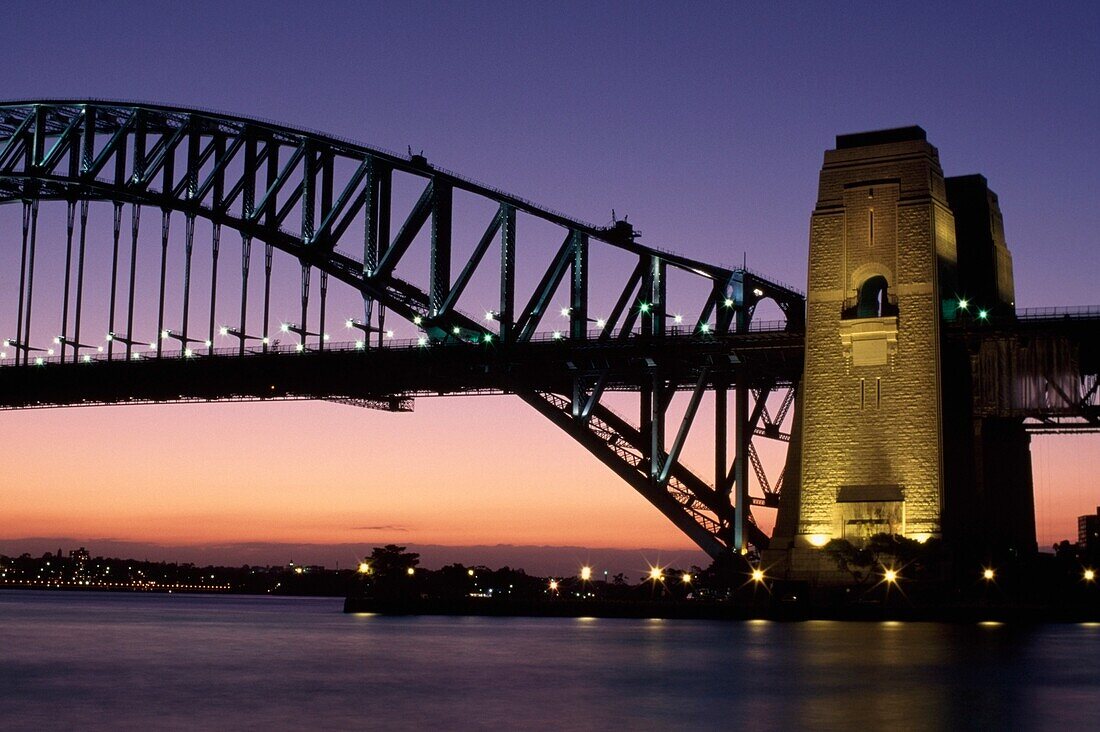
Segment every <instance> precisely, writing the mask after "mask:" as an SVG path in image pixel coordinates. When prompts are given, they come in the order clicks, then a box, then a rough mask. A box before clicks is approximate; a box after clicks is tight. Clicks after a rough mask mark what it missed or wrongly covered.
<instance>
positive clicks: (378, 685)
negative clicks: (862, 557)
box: [0, 591, 1100, 730]
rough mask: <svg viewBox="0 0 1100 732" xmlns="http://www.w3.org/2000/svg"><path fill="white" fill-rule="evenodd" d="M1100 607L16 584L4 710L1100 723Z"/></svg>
mask: <svg viewBox="0 0 1100 732" xmlns="http://www.w3.org/2000/svg"><path fill="white" fill-rule="evenodd" d="M1098 700H1100V627H1098V626H1097V625H1096V624H1080V625H1047V626H1035V627H1030V628H1020V627H1015V626H1010V625H946V624H935V623H841V622H828V621H814V622H807V623H777V622H766V621H752V622H746V623H719V622H707V621H637V620H606V619H595V618H578V619H549V618H540V619H527V618H439V617H423V618H415V617H414V618H391V617H383V616H368V615H357V616H347V615H343V614H341V613H340V601H339V600H331V599H312V598H309V599H299V598H295V599H289V598H268V597H265V598H252V597H200V596H181V595H144V596H142V595H130V594H115V595H106V594H95V593H33V592H18V591H6V592H0V727H3V728H5V729H43V728H54V729H61V728H64V729H70V728H85V729H86V728H90V727H105V728H112V729H148V728H152V727H156V728H160V729H166V728H167V729H182V728H188V729H195V728H214V727H216V728H222V729H226V728H246V729H261V728H262V729H279V728H288V727H296V728H310V729H318V728H322V729H341V728H357V729H362V728H382V729H412V728H418V729H423V728H448V729H455V728H469V727H473V728H490V727H492V728H506V729H514V728H533V727H536V728H571V729H593V728H594V729H655V728H665V729H667V728H684V727H690V728H707V729H715V728H741V729H852V728H855V727H858V728H864V729H868V730H871V729H878V728H886V727H897V728H903V729H948V728H982V729H1008V728H1013V729H1018V728H1061V729H1083V728H1090V727H1091V728H1094V729H1095V728H1097V727H1098V726H1100V712H1098V710H1097V707H1098V705H1100V702H1098Z"/></svg>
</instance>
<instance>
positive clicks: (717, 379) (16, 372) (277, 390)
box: [0, 328, 804, 411]
mask: <svg viewBox="0 0 1100 732" xmlns="http://www.w3.org/2000/svg"><path fill="white" fill-rule="evenodd" d="M803 348H804V334H803V333H801V332H797V331H787V330H783V329H780V328H769V329H758V330H753V331H751V332H749V333H743V334H725V335H717V336H715V335H685V334H675V333H673V334H670V335H665V336H663V337H650V338H644V337H641V336H631V337H626V338H614V339H611V338H609V339H603V340H600V339H594V340H584V341H571V340H568V339H564V338H554V337H553V336H551V335H550V334H547V336H546V337H545V338H543V339H538V340H532V341H530V342H527V343H522V344H510V345H509V346H507V347H501V346H500V345H499V344H497V343H476V344H475V343H466V342H455V341H451V342H442V343H431V344H430V345H429V344H426V343H425V344H423V345H421V344H420V343H418V342H417V341H407V342H401V343H394V344H390V345H386V346H385V347H381V348H380V347H370V348H366V347H363V346H362V344H361V343H359V344H357V343H330V344H326V345H325V348H324V350H309V351H304V352H301V351H298V350H297V349H296V346H278V347H272V348H271V349H269V350H268V352H266V353H264V352H247V353H246V354H245V355H244V356H240V355H239V352H238V351H237V349H232V350H230V349H223V350H219V351H216V352H215V353H214V354H213V355H207V354H201V355H195V356H193V357H189V358H183V357H182V354H180V353H178V352H177V353H166V354H164V355H163V356H162V357H161V358H156V357H147V356H139V357H138V358H134V359H131V360H129V361H127V360H125V358H124V357H123V356H120V355H119V354H116V355H115V358H114V359H113V360H110V361H108V360H106V359H105V357H103V356H102V355H100V356H98V357H97V358H96V359H94V360H91V361H90V362H80V363H72V362H66V363H58V362H57V359H37V362H35V361H32V363H31V364H30V365H27V366H13V365H9V366H0V409H28V408H43V407H64V406H92V405H106V404H135V403H163V402H187V401H255V400H287V399H328V400H338V401H339V400H346V401H348V402H349V403H353V404H359V405H361V406H371V407H376V408H381V409H388V410H391V411H407V410H409V409H411V400H410V398H411V397H415V396H443V395H448V396H450V395H462V394H504V393H518V392H520V391H532V390H533V391H539V392H545V393H554V394H561V395H570V394H571V393H572V391H573V388H574V382H575V378H576V377H577V376H578V375H583V374H601V375H603V376H604V387H603V388H604V390H608V391H616V390H628V389H630V390H637V388H638V386H639V384H643V383H648V382H650V381H651V380H652V374H653V373H654V371H656V372H657V373H658V374H659V376H660V378H661V380H662V382H663V383H664V384H665V386H666V388H672V389H676V390H688V389H693V388H695V387H696V385H697V383H698V380H699V377H700V373H701V370H702V369H703V368H704V367H705V368H706V370H707V375H706V377H705V381H706V384H707V386H708V387H710V386H713V385H725V386H729V385H740V386H749V387H754V388H759V387H761V386H783V385H790V384H793V383H795V381H797V379H798V378H799V376H800V375H801V372H802V357H803ZM231 354H232V355H231Z"/></svg>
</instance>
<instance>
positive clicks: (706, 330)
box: [699, 323, 710, 333]
mask: <svg viewBox="0 0 1100 732" xmlns="http://www.w3.org/2000/svg"><path fill="white" fill-rule="evenodd" d="M699 330H701V331H703V332H704V333H710V325H708V324H707V323H703V324H702V325H700V326H699Z"/></svg>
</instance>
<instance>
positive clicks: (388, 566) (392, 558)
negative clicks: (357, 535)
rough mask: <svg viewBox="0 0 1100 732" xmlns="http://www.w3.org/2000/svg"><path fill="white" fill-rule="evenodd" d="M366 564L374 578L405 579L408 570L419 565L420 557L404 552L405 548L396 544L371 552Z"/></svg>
mask: <svg viewBox="0 0 1100 732" xmlns="http://www.w3.org/2000/svg"><path fill="white" fill-rule="evenodd" d="M367 564H369V565H370V573H371V574H373V575H375V576H376V577H405V576H407V575H408V573H409V570H410V569H413V568H415V567H416V565H418V564H420V555H419V554H417V553H416V552H406V551H405V547H403V546H398V545H397V544H386V546H376V547H374V549H372V550H371V553H370V557H369V558H368V559H367Z"/></svg>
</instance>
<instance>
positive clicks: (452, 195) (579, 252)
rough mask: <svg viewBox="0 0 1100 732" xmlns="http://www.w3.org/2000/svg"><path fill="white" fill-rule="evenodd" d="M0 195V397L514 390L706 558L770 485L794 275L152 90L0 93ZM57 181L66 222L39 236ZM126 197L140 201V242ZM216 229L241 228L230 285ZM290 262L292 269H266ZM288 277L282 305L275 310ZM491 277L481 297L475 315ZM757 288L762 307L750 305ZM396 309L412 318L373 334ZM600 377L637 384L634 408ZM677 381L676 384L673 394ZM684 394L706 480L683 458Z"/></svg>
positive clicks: (798, 360)
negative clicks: (781, 277)
mask: <svg viewBox="0 0 1100 732" xmlns="http://www.w3.org/2000/svg"><path fill="white" fill-rule="evenodd" d="M0 202H3V203H11V204H13V205H15V206H18V210H19V212H20V214H21V215H20V216H19V218H18V221H19V222H20V225H21V227H20V236H19V238H18V240H17V241H16V242H15V243H16V245H17V246H18V265H17V266H16V264H15V263H14V261H13V262H12V264H11V266H10V267H5V270H6V271H7V272H9V273H10V274H11V275H14V274H15V273H16V272H18V283H16V284H17V286H13V287H9V288H8V289H9V291H10V292H11V293H17V296H15V297H14V302H12V303H11V306H12V307H11V310H13V311H14V315H15V317H14V328H13V331H14V336H13V337H9V338H8V339H7V340H6V341H5V342H4V343H5V345H4V348H3V350H4V353H0V365H2V368H0V406H3V407H6V408H31V407H48V406H74V405H90V404H117V403H149V402H154V403H159V402H171V401H187V400H196V399H198V400H230V399H330V400H334V401H340V402H344V403H349V404H354V405H357V406H365V407H371V408H381V409H388V410H393V411H402V410H407V409H411V404H412V398H413V397H415V396H426V395H452V394H468V393H500V394H515V395H517V396H518V397H519V398H521V399H522V400H523V401H524V402H526V403H527V404H529V405H530V406H531V407H533V408H534V409H536V410H537V411H538V412H539V413H541V414H542V415H544V416H545V417H546V418H547V419H549V420H550V421H551V422H552V423H554V424H555V425H557V426H558V427H559V428H560V429H562V430H563V431H564V432H566V433H567V434H569V435H570V436H571V437H573V438H574V439H575V440H576V441H577V442H578V443H580V444H581V445H582V446H584V447H585V448H586V449H587V450H588V451H589V452H591V453H592V454H593V455H595V456H596V457H597V458H598V459H599V460H601V461H602V462H603V463H605V464H606V465H608V466H609V467H610V468H611V469H612V470H613V471H614V472H615V473H616V474H617V475H618V476H619V477H620V478H622V479H623V480H624V481H625V482H627V483H628V484H629V485H631V486H632V487H633V488H634V489H635V490H637V491H638V492H639V493H640V494H641V495H643V496H644V497H645V498H646V499H647V500H649V501H650V502H651V503H652V504H653V505H654V506H656V507H657V508H658V509H659V510H660V511H661V512H662V513H664V515H665V516H667V517H668V518H669V519H670V520H671V521H672V522H673V523H674V524H675V525H676V526H677V527H679V528H680V529H681V530H683V531H684V532H685V533H686V534H687V535H688V536H689V537H691V538H692V540H694V541H695V542H696V543H697V544H698V545H699V546H700V547H701V548H702V549H704V550H705V551H706V552H708V553H709V554H710V555H712V556H715V557H718V556H722V555H726V554H729V553H731V552H735V551H740V550H742V549H745V548H746V546H747V545H748V544H753V545H755V546H757V547H761V548H762V547H764V546H766V544H767V535H766V533H765V532H764V531H762V530H761V529H760V528H759V527H758V526H757V524H756V522H755V520H754V517H753V514H752V511H751V508H752V506H754V505H755V506H757V507H762V506H767V507H774V506H776V505H778V495H779V492H780V490H781V485H782V475H781V474H780V475H779V476H778V477H776V478H770V477H769V475H768V471H767V470H765V461H764V460H762V459H761V454H760V452H759V451H758V449H757V441H758V440H776V441H779V442H783V441H786V440H789V430H788V429H787V428H786V427H785V426H784V425H785V424H786V423H789V420H790V418H791V415H792V405H793V403H794V386H795V384H796V382H797V380H798V378H799V375H800V373H801V367H802V350H801V349H802V332H803V330H804V298H803V296H802V295H801V293H798V292H796V291H795V290H793V289H791V288H789V287H786V286H784V285H781V284H779V283H776V282H772V281H770V280H768V279H767V278H764V277H762V276H760V275H757V274H755V273H753V272H751V271H748V270H746V269H744V268H732V267H722V266H717V265H712V264H707V263H704V262H699V261H695V260H692V259H689V258H686V257H682V256H679V255H677V254H673V253H671V252H667V251H662V250H659V249H655V248H652V247H646V246H643V245H641V244H640V243H639V242H638V234H637V232H636V231H635V230H634V229H633V227H632V226H630V225H629V224H628V223H626V222H625V221H613V222H612V223H611V225H609V226H595V225H592V224H589V223H585V222H582V221H579V220H577V219H574V218H571V217H568V216H565V215H563V214H560V213H557V212H554V211H551V210H548V209H546V208H543V207H540V206H537V205H536V204H533V203H531V202H530V201H526V200H524V199H521V198H518V197H515V196H512V195H509V194H507V193H505V192H503V191H500V190H497V189H494V188H491V187H488V186H485V185H482V184H479V183H476V182H473V181H471V180H468V179H466V178H463V177H461V176H459V175H457V174H455V173H452V172H450V171H447V170H444V169H442V168H439V167H437V166H434V165H432V164H430V163H429V162H428V161H427V159H426V158H425V157H424V156H423V155H413V154H411V151H410V155H408V156H401V155H397V154H394V153H389V152H386V151H383V150H379V149H374V148H369V147H365V146H363V145H359V144H357V143H353V142H350V141H348V140H343V139H339V138H335V137H332V136H328V135H323V134H319V133H314V132H309V131H305V130H300V129H294V128H290V127H286V126H282V125H277V124H273V123H269V122H264V121H261V120H255V119H248V118H243V117H236V116H230V115H225V114H220V113H213V112H209V111H203V110H195V109H182V108H176V107H166V106H159V105H150V104H135V103H119V102H100V101H73V100H60V101H26V102H13V103H7V104H3V105H0ZM54 202H57V204H56V206H63V210H64V213H63V216H64V218H63V225H62V226H61V227H60V228H59V229H58V232H57V233H51V234H46V233H45V232H44V231H43V232H40V228H41V225H40V219H42V217H43V212H44V210H45V208H46V206H45V205H44V204H53V203H54ZM93 210H94V211H95V214H92V212H93ZM146 210H153V211H155V212H157V214H159V215H158V216H157V217H156V223H157V225H158V226H157V227H156V228H155V230H154V232H153V236H152V237H150V235H149V232H148V230H147V231H146V232H145V234H142V229H141V224H142V221H143V211H146ZM101 211H102V213H100V212H101ZM127 213H128V214H129V215H126V214H127ZM96 215H98V216H99V217H100V219H99V221H100V224H101V225H100V229H99V234H97V233H96V221H95V220H94V219H95V218H96ZM179 217H182V219H183V230H182V237H181V235H180V232H179V230H178V228H176V229H174V228H173V221H174V220H177V219H178V218H179ZM146 218H147V216H146ZM90 219H92V222H91V223H90ZM204 227H205V228H204ZM146 229H148V227H146ZM200 230H201V231H202V233H205V231H206V230H208V232H209V247H208V248H207V247H206V246H205V245H203V244H201V243H200V244H198V245H197V244H196V242H197V241H199V239H200V238H202V237H200ZM226 230H230V231H233V232H236V234H237V236H238V237H239V247H240V248H239V253H240V258H239V260H238V264H237V266H235V267H233V268H232V269H234V270H235V275H236V276H235V277H232V278H231V279H229V280H227V279H226V274H225V270H226V266H225V262H224V261H220V260H219V257H220V255H221V253H222V251H223V249H224V247H223V242H222V235H223V232H224V231H226ZM528 231H530V232H531V233H530V234H527V233H526V232H528ZM521 234H522V235H523V236H521ZM254 242H259V243H260V244H261V245H262V251H257V252H253V243H254ZM108 245H109V246H108ZM15 249H16V247H15V246H10V247H9V246H5V247H3V248H0V251H7V252H8V253H13V252H14V251H15ZM547 255H549V256H547ZM257 259H262V262H263V270H262V279H261V282H260V283H259V284H258V285H257V283H256V282H254V280H255V279H256V273H254V272H253V266H254V260H257ZM596 260H599V263H597V261H596ZM51 262H52V263H53V265H54V266H53V267H52V269H50V268H49V267H48V266H47V265H49V264H50V263H51ZM280 262H281V264H280ZM604 263H606V264H604ZM36 264H37V265H38V270H37V272H36ZM287 264H289V265H290V266H291V267H292V268H293V269H294V270H296V275H295V281H294V282H293V283H292V284H291V283H290V281H289V280H288V279H287V278H285V277H283V278H282V279H280V277H279V276H278V275H277V274H275V275H273V271H275V270H278V269H279V268H280V267H286V266H287ZM0 271H4V270H0ZM44 272H45V274H44ZM330 283H336V284H337V287H334V288H331V291H330ZM288 285H289V286H288ZM593 285H595V286H593ZM281 287H282V289H281ZM44 290H45V293H46V297H45V301H44V298H43V291H44ZM257 290H259V292H257ZM286 291H293V295H292V296H291V297H292V299H293V305H292V308H293V312H294V318H288V319H286V320H281V321H280V320H276V319H274V317H273V316H274V314H275V312H276V310H277V309H278V308H280V307H282V308H284V309H286V308H287V307H291V306H288V304H287V302H288V301H286V300H279V299H278V295H279V294H280V293H281V292H286ZM487 293H491V295H487ZM524 295H526V297H524ZM349 297H353V298H354V299H355V302H356V304H355V306H354V307H355V309H356V311H357V312H356V314H355V316H353V317H349V318H345V321H346V322H345V323H344V325H345V326H346V327H347V328H348V329H350V330H351V331H352V332H353V333H354V334H355V335H356V339H355V340H353V341H349V342H347V343H345V344H337V343H335V342H334V341H332V340H330V338H329V334H328V330H327V327H328V325H329V321H331V316H330V315H329V313H330V311H331V310H332V307H333V303H334V301H341V302H342V303H343V304H344V305H345V306H346V305H347V303H348V302H349V299H348V298H349ZM487 297H488V298H490V302H491V307H490V308H488V312H487V313H486V317H484V318H482V317H476V316H474V315H471V314H470V312H471V311H472V310H473V307H472V305H471V303H472V302H473V301H474V300H475V299H477V298H480V300H479V301H478V302H479V304H480V305H481V306H482V307H481V308H479V311H480V310H483V309H485V308H484V303H485V300H486V298H487ZM230 300H231V302H230ZM765 300H770V301H772V302H773V303H774V304H775V306H777V307H778V311H779V312H780V313H781V314H782V316H783V317H784V318H785V319H784V320H783V321H782V322H774V323H761V322H758V321H759V319H755V320H754V315H755V313H756V311H757V306H758V305H759V304H760V303H761V302H762V301H765ZM689 303H691V305H690V307H691V308H692V309H691V310H686V308H687V307H689ZM36 307H37V310H36ZM43 309H45V310H46V311H47V315H45V316H42V315H39V316H38V319H35V318H32V315H35V314H36V313H38V312H41V311H42V310H43ZM552 311H554V312H552ZM0 312H3V311H2V310H0ZM685 313H686V314H685ZM198 315H201V316H202V320H201V322H200V321H198V320H197V319H196V318H197V316H198ZM558 316H560V317H561V319H562V320H560V321H556V322H559V323H561V325H560V326H558V327H556V328H555V327H554V326H548V325H547V324H548V323H550V322H551V321H552V320H553V319H555V318H557V317H558ZM0 317H3V318H4V320H3V321H0V322H3V327H5V328H8V327H11V326H12V323H11V319H10V315H9V316H0ZM43 317H45V318H47V321H48V322H49V323H50V326H52V327H53V329H52V330H46V329H45V328H44V327H43V326H42V325H41V322H42V318H43ZM291 321H293V322H291ZM228 322H231V324H226V323H228ZM276 323H277V324H278V325H275V324H276ZM397 324H401V326H400V327H402V328H410V329H411V330H412V331H413V332H414V333H415V334H416V337H415V338H412V339H409V340H408V341H406V342H403V343H402V342H398V341H396V340H395V339H392V338H391V336H393V335H394V329H395V327H396V325H397ZM224 339H229V342H230V343H231V344H232V347H231V348H228V349H227V348H222V347H220V346H219V340H221V341H224ZM284 339H286V340H287V342H285V343H284V342H283V340H284ZM612 394H616V395H619V396H622V395H629V396H631V397H632V399H633V401H632V402H631V404H632V406H631V409H636V414H637V419H636V420H630V419H627V418H625V417H623V416H621V415H620V414H619V413H618V412H617V411H615V410H613V409H612V407H611V406H610V404H609V402H610V401H611V400H610V399H609V395H612ZM678 394H683V396H684V397H686V399H682V400H681V401H684V402H686V403H684V404H681V405H680V408H679V409H678V410H670V406H671V405H672V403H673V401H674V398H675V397H676V396H677V395H678ZM730 397H732V401H733V405H732V412H733V415H732V419H731V418H730V416H729V412H730V411H731V410H730V405H729V403H728V402H729V400H730ZM704 399H707V400H709V403H712V404H713V409H714V420H713V433H712V434H711V435H710V436H709V437H708V439H709V440H710V442H711V443H712V444H711V449H712V451H713V456H714V470H713V475H712V476H711V478H710V480H707V479H704V478H703V477H700V475H699V474H698V473H696V472H694V471H693V470H692V469H690V468H689V467H688V466H687V465H685V464H684V462H683V459H682V456H683V454H684V447H685V444H686V441H687V440H688V437H689V432H691V431H692V427H693V425H694V423H695V421H696V416H697V414H698V413H699V410H700V405H701V403H702V402H703V401H704ZM616 404H618V402H616ZM731 428H732V429H731ZM695 432H696V433H698V432H699V430H698V429H696V430H695ZM670 438H671V439H670ZM730 453H732V455H731V454H730ZM750 475H751V476H752V479H750ZM773 475H774V472H773ZM753 481H755V487H756V495H750V483H751V482H753Z"/></svg>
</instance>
